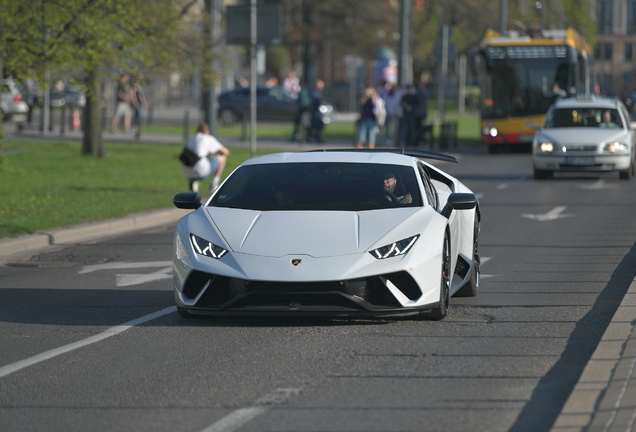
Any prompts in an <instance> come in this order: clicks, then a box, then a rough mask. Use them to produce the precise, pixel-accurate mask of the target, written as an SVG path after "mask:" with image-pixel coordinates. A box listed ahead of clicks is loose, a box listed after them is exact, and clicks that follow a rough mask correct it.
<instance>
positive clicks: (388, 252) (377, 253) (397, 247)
mask: <svg viewBox="0 0 636 432" xmlns="http://www.w3.org/2000/svg"><path fill="white" fill-rule="evenodd" d="M419 237H420V236H419V234H418V235H414V236H413V237H409V238H405V239H402V240H399V241H396V242H395V243H391V244H388V245H386V246H382V247H379V248H377V249H373V250H372V251H369V253H370V254H371V255H373V257H374V258H376V259H385V258H391V257H395V256H399V255H404V254H405V253H407V252H408V251H409V250H410V249H411V247H412V246H413V245H414V244H415V242H416V241H417V239H418V238H419Z"/></svg>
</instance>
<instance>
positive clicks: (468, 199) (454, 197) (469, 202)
mask: <svg viewBox="0 0 636 432" xmlns="http://www.w3.org/2000/svg"><path fill="white" fill-rule="evenodd" d="M478 202H479V200H478V199H477V196H475V194H472V193H452V194H450V196H449V197H448V201H447V202H446V205H445V206H444V210H442V215H444V216H445V217H447V218H448V217H450V215H451V213H452V212H453V210H470V209H474V208H475V206H477V203H478Z"/></svg>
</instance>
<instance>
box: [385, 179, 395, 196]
mask: <svg viewBox="0 0 636 432" xmlns="http://www.w3.org/2000/svg"><path fill="white" fill-rule="evenodd" d="M383 182H384V190H386V191H389V192H393V190H394V189H395V185H396V184H397V180H396V179H395V177H389V178H386V179H384V180H383Z"/></svg>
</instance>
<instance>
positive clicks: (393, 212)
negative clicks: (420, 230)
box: [206, 207, 419, 258]
mask: <svg viewBox="0 0 636 432" xmlns="http://www.w3.org/2000/svg"><path fill="white" fill-rule="evenodd" d="M418 209H419V208H416V207H406V208H395V209H386V210H372V211H361V212H345V211H263V212H261V211H254V210H238V209H227V208H219V207H208V208H206V210H207V212H208V215H209V216H210V217H211V218H212V221H213V223H214V224H215V225H216V227H217V229H218V230H219V232H220V234H221V235H222V236H223V238H224V239H225V240H226V241H227V243H228V245H229V246H230V248H231V249H232V250H233V251H234V252H238V253H245V254H251V255H261V256H269V257H282V256H285V255H290V254H294V255H309V256H312V257H315V258H321V257H328V256H339V255H349V254H355V253H361V252H364V251H366V250H368V249H369V248H370V247H371V246H372V245H373V244H374V243H375V242H377V241H378V240H379V239H380V238H381V237H382V236H384V235H385V234H386V233H387V232H389V231H390V230H391V229H392V228H394V227H395V226H397V225H398V224H400V223H402V222H403V221H404V220H405V219H407V218H409V216H411V215H413V214H414V213H416V212H417V211H418ZM412 234H416V232H413V233H412ZM394 240H400V239H394ZM378 246H383V245H378Z"/></svg>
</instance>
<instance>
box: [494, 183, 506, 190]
mask: <svg viewBox="0 0 636 432" xmlns="http://www.w3.org/2000/svg"><path fill="white" fill-rule="evenodd" d="M507 187H508V183H501V184H498V185H497V186H495V189H497V190H502V189H505V188H507Z"/></svg>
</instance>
